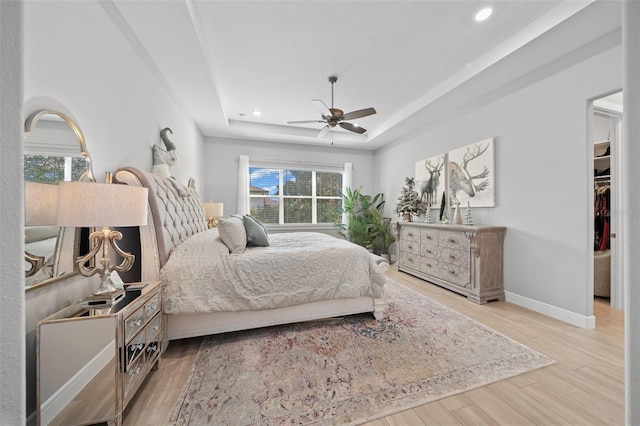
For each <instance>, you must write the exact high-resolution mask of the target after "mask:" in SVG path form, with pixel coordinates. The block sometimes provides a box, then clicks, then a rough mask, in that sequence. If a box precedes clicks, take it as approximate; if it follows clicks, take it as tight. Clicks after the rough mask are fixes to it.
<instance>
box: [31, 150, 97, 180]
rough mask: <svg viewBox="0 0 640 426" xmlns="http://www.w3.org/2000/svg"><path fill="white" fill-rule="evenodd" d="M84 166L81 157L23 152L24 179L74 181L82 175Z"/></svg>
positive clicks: (85, 165) (84, 162) (83, 160)
mask: <svg viewBox="0 0 640 426" xmlns="http://www.w3.org/2000/svg"><path fill="white" fill-rule="evenodd" d="M86 167H87V163H86V160H85V159H84V158H82V157H63V156H55V155H28V154H25V156H24V180H25V181H29V182H39V183H53V184H57V183H58V182H60V181H65V180H66V181H74V180H78V179H79V178H80V176H82V173H84V172H85V170H86Z"/></svg>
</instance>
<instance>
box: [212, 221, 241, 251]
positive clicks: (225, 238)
mask: <svg viewBox="0 0 640 426" xmlns="http://www.w3.org/2000/svg"><path fill="white" fill-rule="evenodd" d="M218 233H219V234H220V239H221V240H222V242H223V243H224V244H225V245H226V246H227V248H228V249H229V252H230V253H244V250H245V249H246V248H247V232H246V231H245V229H244V222H243V220H242V219H239V218H237V217H230V218H229V219H220V220H218Z"/></svg>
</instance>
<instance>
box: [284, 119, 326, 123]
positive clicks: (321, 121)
mask: <svg viewBox="0 0 640 426" xmlns="http://www.w3.org/2000/svg"><path fill="white" fill-rule="evenodd" d="M311 123H325V121H324V120H300V121H287V124H311Z"/></svg>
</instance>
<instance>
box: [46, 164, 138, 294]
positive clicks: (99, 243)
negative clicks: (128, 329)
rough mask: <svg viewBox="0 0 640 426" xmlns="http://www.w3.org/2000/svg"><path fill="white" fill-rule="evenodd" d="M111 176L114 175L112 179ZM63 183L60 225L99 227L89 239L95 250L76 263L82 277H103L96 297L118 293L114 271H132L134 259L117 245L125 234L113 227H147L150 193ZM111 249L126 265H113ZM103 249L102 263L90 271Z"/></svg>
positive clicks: (103, 185)
mask: <svg viewBox="0 0 640 426" xmlns="http://www.w3.org/2000/svg"><path fill="white" fill-rule="evenodd" d="M109 176H110V175H109ZM107 181H108V182H109V183H88V182H60V185H59V191H58V194H59V203H58V204H59V208H58V225H59V226H76V227H98V226H102V227H103V228H102V230H101V231H94V232H92V233H91V235H90V236H89V239H90V240H91V243H92V245H91V250H90V251H89V253H87V254H86V255H84V256H80V257H78V258H77V259H76V264H77V266H78V270H79V271H80V273H81V274H82V275H84V276H86V277H90V276H92V275H95V274H99V275H100V278H101V281H100V287H98V289H97V290H96V291H95V293H94V294H96V295H98V294H103V295H105V297H109V298H110V295H111V294H112V293H114V292H116V291H118V290H119V289H117V288H116V287H115V286H114V285H113V283H112V282H111V279H110V274H111V271H119V272H123V271H128V270H129V269H130V268H131V266H133V262H134V255H132V254H129V253H126V252H124V251H123V250H122V249H120V247H118V245H117V244H116V240H121V239H122V233H120V232H118V231H112V230H111V229H109V226H122V227H124V226H141V225H146V224H147V189H146V188H133V187H127V186H124V185H115V184H111V183H110V177H108V178H107ZM109 247H112V248H113V250H114V251H115V252H116V253H117V254H118V255H120V256H122V258H123V259H122V262H121V263H120V264H119V265H112V264H111V263H110V262H111V257H110V254H109ZM101 248H102V259H101V260H100V261H99V263H100V265H101V266H98V261H97V260H96V262H95V263H94V265H92V266H89V267H87V263H89V262H91V260H92V259H94V258H95V257H96V255H97V254H98V251H100V249H101Z"/></svg>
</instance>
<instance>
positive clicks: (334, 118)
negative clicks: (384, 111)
mask: <svg viewBox="0 0 640 426" xmlns="http://www.w3.org/2000/svg"><path fill="white" fill-rule="evenodd" d="M337 81H338V77H336V76H335V75H332V76H329V83H331V107H329V106H327V104H325V103H324V102H323V101H322V100H321V99H312V101H313V102H321V103H322V105H323V106H324V108H325V109H326V110H327V111H328V112H329V114H322V120H302V121H288V122H287V123H288V124H310V123H325V124H326V125H325V126H324V127H323V128H322V130H320V133H318V137H323V136H324V135H326V134H327V132H328V131H329V130H333V128H334V127H336V126H340V127H342V128H343V129H345V130H349V131H351V132H354V133H359V134H362V133H364V132H366V131H367V129H365V128H363V127H360V125H358V124H356V123H348V122H347V121H348V120H354V119H357V118H362V117H367V116H370V115H373V114H375V113H376V110H375V108H365V109H359V110H357V111H351V112H348V113H346V114H345V113H344V111H342V110H341V109H339V108H335V107H334V105H333V85H334V84H335V83H336V82H337Z"/></svg>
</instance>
